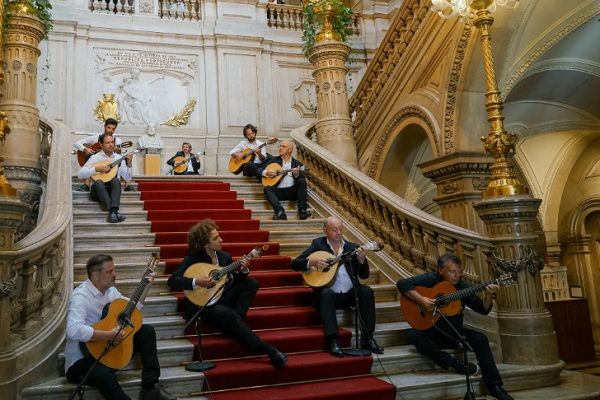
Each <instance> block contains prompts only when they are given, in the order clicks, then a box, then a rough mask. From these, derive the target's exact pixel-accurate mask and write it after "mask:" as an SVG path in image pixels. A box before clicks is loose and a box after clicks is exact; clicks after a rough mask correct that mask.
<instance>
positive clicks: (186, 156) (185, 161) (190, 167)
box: [167, 142, 200, 175]
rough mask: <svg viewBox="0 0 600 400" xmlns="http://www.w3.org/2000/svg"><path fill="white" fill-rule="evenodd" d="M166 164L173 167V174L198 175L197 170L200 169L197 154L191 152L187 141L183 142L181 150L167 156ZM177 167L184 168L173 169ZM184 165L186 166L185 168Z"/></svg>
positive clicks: (190, 146)
mask: <svg viewBox="0 0 600 400" xmlns="http://www.w3.org/2000/svg"><path fill="white" fill-rule="evenodd" d="M167 164H169V165H170V166H171V167H173V170H174V172H173V173H174V174H175V175H198V170H199V169H200V161H198V156H195V155H194V154H192V145H191V144H190V143H188V142H183V144H182V145H181V151H178V152H177V153H175V155H174V156H173V157H171V158H169V160H168V161H167ZM176 164H177V165H176ZM177 167H180V168H181V169H184V170H183V171H181V172H177V171H175V169H176V168H177ZM185 167H187V169H186V168H185Z"/></svg>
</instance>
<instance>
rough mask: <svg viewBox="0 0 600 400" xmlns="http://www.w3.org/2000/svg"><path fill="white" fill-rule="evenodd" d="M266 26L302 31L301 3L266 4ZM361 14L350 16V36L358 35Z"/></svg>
mask: <svg viewBox="0 0 600 400" xmlns="http://www.w3.org/2000/svg"><path fill="white" fill-rule="evenodd" d="M266 13H267V26H269V27H270V28H277V29H288V30H295V31H299V30H302V2H301V1H296V2H286V3H285V4H277V3H275V2H271V3H267V4H266ZM360 20H361V14H359V13H354V14H352V16H351V26H350V30H351V35H359V34H360Z"/></svg>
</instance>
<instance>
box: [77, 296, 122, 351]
mask: <svg viewBox="0 0 600 400" xmlns="http://www.w3.org/2000/svg"><path fill="white" fill-rule="evenodd" d="M86 303H87V299H86V298H85V296H82V295H80V294H77V293H74V294H73V295H72V297H71V300H70V301H69V313H68V315H67V337H68V338H69V339H71V340H74V341H76V342H89V341H91V340H110V339H112V338H113V337H114V335H115V332H113V330H111V331H101V330H97V329H94V328H93V327H91V326H89V325H87V324H86V316H87V310H86V307H85V306H86Z"/></svg>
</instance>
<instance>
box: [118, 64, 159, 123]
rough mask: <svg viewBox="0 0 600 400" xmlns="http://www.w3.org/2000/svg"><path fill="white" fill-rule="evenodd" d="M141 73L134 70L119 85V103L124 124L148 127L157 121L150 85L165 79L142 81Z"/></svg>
mask: <svg viewBox="0 0 600 400" xmlns="http://www.w3.org/2000/svg"><path fill="white" fill-rule="evenodd" d="M140 73H141V71H140V70H139V69H137V68H132V69H131V70H130V71H129V76H128V77H124V78H123V81H122V82H121V83H120V84H119V95H118V102H119V105H120V108H121V115H122V117H123V121H124V122H129V123H130V124H132V125H147V124H150V123H153V122H154V121H156V118H155V115H154V110H153V104H152V92H151V90H150V85H151V84H152V83H154V82H156V81H157V80H159V79H163V78H164V77H162V76H161V77H158V78H155V79H152V80H150V81H143V80H141V79H140Z"/></svg>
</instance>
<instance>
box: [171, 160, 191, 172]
mask: <svg viewBox="0 0 600 400" xmlns="http://www.w3.org/2000/svg"><path fill="white" fill-rule="evenodd" d="M188 162H189V161H188V159H187V158H185V157H184V156H177V157H175V159H174V160H173V165H174V166H175V167H173V172H175V173H178V174H182V173H184V172H185V171H187V169H188Z"/></svg>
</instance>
